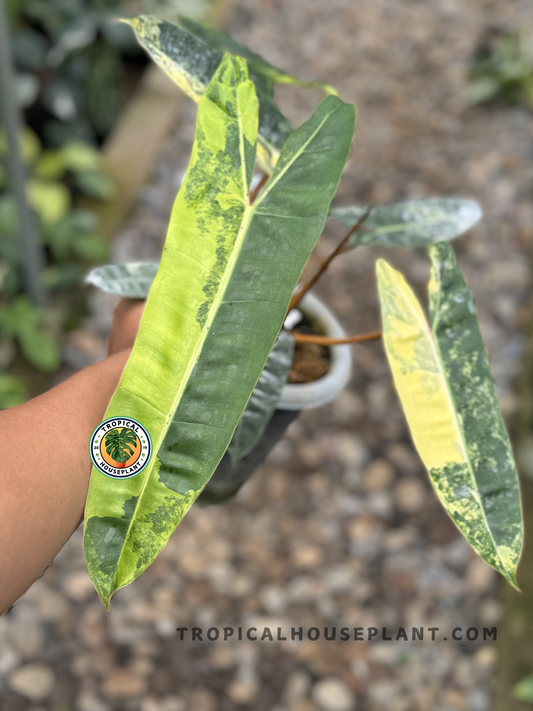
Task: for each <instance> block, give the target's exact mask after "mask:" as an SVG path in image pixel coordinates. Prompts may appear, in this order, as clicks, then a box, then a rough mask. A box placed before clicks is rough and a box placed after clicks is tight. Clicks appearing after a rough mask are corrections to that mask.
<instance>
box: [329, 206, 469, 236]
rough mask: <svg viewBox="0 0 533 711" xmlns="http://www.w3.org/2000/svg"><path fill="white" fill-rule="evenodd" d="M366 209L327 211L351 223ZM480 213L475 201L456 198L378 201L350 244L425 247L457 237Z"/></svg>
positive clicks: (345, 222)
mask: <svg viewBox="0 0 533 711" xmlns="http://www.w3.org/2000/svg"><path fill="white" fill-rule="evenodd" d="M367 209H368V208H366V207H333V208H331V210H330V215H331V216H332V217H335V218H336V219H337V220H339V221H340V222H342V223H343V224H344V225H347V226H348V227H353V226H354V225H356V224H357V223H358V222H359V220H360V219H361V217H363V215H364V214H365V212H366V211H367ZM481 215H482V212H481V208H480V207H479V205H478V204H477V202H474V201H473V200H460V199H458V198H429V199H427V200H408V201H407V202H397V203H394V204H392V205H377V206H376V207H373V208H372V211H371V212H370V215H369V216H368V217H367V219H366V220H365V221H364V223H363V224H362V225H361V227H360V228H359V230H357V232H356V233H355V234H353V235H352V237H351V239H350V244H351V246H352V247H358V246H360V245H364V246H368V247H409V248H412V247H424V246H427V245H428V244H431V243H433V242H444V241H448V240H452V239H455V238H456V237H459V236H460V235H462V234H464V233H465V232H466V231H467V230H469V229H470V228H471V227H473V226H474V225H475V224H476V222H478V221H479V220H480V219H481Z"/></svg>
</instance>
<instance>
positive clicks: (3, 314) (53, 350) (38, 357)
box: [0, 296, 61, 373]
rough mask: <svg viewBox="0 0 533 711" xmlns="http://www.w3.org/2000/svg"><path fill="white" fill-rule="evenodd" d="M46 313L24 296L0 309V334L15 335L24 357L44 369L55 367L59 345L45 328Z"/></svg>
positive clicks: (12, 336) (57, 361)
mask: <svg viewBox="0 0 533 711" xmlns="http://www.w3.org/2000/svg"><path fill="white" fill-rule="evenodd" d="M45 319H46V312H45V311H44V310H43V309H40V308H39V307H37V306H35V305H34V304H32V302H31V301H30V300H29V299H28V297H27V296H18V297H17V298H16V299H14V300H13V301H12V302H11V303H10V304H9V305H8V306H7V307H4V308H3V309H2V310H1V311H0V335H2V336H3V337H4V338H16V339H17V341H18V344H19V346H20V350H21V351H22V354H23V355H24V357H25V358H26V359H27V360H28V361H29V362H30V363H31V364H32V365H33V366H35V367H36V368H38V369H39V370H43V371H44V372H48V373H49V372H54V371H55V370H57V369H58V367H59V365H60V363H61V359H60V354H59V347H58V345H57V343H56V341H55V339H54V338H53V336H52V335H51V334H50V333H49V332H48V331H47V330H46V327H45Z"/></svg>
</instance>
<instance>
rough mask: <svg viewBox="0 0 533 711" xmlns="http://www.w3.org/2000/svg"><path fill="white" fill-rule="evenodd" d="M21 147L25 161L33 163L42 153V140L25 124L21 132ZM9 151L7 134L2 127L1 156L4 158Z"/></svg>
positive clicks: (0, 138) (0, 134)
mask: <svg viewBox="0 0 533 711" xmlns="http://www.w3.org/2000/svg"><path fill="white" fill-rule="evenodd" d="M19 147H20V152H21V154H22V159H23V160H24V162H25V163H29V164H30V165H32V164H33V163H35V161H36V160H37V158H38V157H39V154H40V153H41V142H40V141H39V139H38V138H37V135H36V134H35V133H34V132H33V131H32V130H31V128H28V127H27V126H24V127H23V128H22V129H21V131H20V134H19ZM7 153H8V145H7V136H6V133H5V131H4V129H2V128H0V158H4V157H5V156H6V155H7Z"/></svg>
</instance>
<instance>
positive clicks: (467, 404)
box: [377, 242, 522, 587]
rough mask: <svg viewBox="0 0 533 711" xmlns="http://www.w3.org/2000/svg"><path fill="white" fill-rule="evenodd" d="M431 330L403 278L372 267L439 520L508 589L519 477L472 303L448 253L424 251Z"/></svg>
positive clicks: (518, 539)
mask: <svg viewBox="0 0 533 711" xmlns="http://www.w3.org/2000/svg"><path fill="white" fill-rule="evenodd" d="M429 253H430V257H431V261H432V265H433V266H432V270H431V279H430V283H429V296H430V316H431V330H430V328H429V326H428V324H427V321H426V318H425V316H424V313H423V311H422V309H421V307H420V305H419V303H418V301H417V299H416V297H415V295H414V294H413V292H412V290H411V289H410V288H409V286H408V285H407V284H406V282H405V280H404V278H403V276H402V275H401V274H400V273H399V272H397V271H395V270H394V269H392V268H391V267H390V266H389V265H388V264H387V263H386V262H384V261H383V260H379V262H378V264H377V273H378V283H379V295H380V302H381V311H382V317H383V337H384V342H385V348H386V351H387V356H388V359H389V363H390V366H391V370H392V373H393V376H394V382H395V385H396V389H397V391H398V394H399V396H400V400H401V402H402V405H403V409H404V412H405V416H406V418H407V421H408V423H409V427H410V429H411V435H412V437H413V441H414V443H415V446H416V448H417V450H418V452H419V454H420V457H421V459H422V461H423V462H424V464H425V466H426V467H427V469H428V471H429V476H430V479H431V482H432V484H433V486H434V488H435V491H436V492H437V495H438V496H439V498H440V500H441V502H442V504H443V505H444V507H445V509H446V511H447V512H448V514H449V515H450V516H451V518H452V519H453V521H454V522H455V524H456V525H457V526H458V528H459V529H460V530H461V532H462V533H463V534H464V536H465V537H466V539H467V540H468V542H469V543H470V545H471V546H472V547H473V548H474V550H476V551H477V553H479V555H480V556H481V557H482V558H483V559H484V560H485V561H487V563H489V564H490V565H492V566H493V567H494V568H496V570H498V571H500V572H501V573H502V574H503V575H504V576H505V577H506V578H507V580H508V581H509V582H510V583H511V584H512V585H514V586H515V587H516V568H517V565H518V560H519V557H520V551H521V548H522V520H521V512H520V496H519V489H518V477H517V472H516V467H515V463H514V459H513V454H512V450H511V445H510V443H509V438H508V436H507V433H506V431H505V427H504V424H503V421H502V417H501V414H500V410H499V405H498V399H497V396H496V391H495V388H494V383H493V380H492V376H491V373H490V369H489V362H488V357H487V354H486V351H485V347H484V345H483V341H482V339H481V335H480V332H479V327H478V324H477V319H476V315H475V309H474V304H473V301H472V296H471V294H470V292H469V290H468V287H467V286H466V284H465V281H464V279H463V276H462V275H461V273H460V271H459V270H458V268H457V264H456V261H455V255H454V253H453V250H452V248H451V247H450V246H449V245H448V244H446V243H444V242H441V243H438V244H435V245H432V246H431V247H430V248H429Z"/></svg>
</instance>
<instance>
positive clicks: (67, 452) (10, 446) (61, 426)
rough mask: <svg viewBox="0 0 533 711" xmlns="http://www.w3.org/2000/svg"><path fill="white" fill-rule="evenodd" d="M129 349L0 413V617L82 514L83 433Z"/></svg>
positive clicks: (86, 462)
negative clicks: (42, 393) (38, 395)
mask: <svg viewBox="0 0 533 711" xmlns="http://www.w3.org/2000/svg"><path fill="white" fill-rule="evenodd" d="M129 354H130V351H129V350H124V351H121V352H120V353H116V354H115V355H113V356H110V357H109V358H106V359H105V360H104V361H102V362H100V363H97V364H96V365H93V366H91V367H89V368H86V369H85V370H82V371H81V372H79V373H77V374H76V375H74V376H73V377H72V378H69V379H68V380H66V381H65V382H64V383H61V385H58V386H57V387H55V388H53V389H52V390H50V391H48V392H46V393H44V395H41V396H40V397H37V398H35V399H33V400H30V401H29V402H27V403H24V404H23V405H19V406H18V407H14V408H11V409H9V410H5V411H4V412H0V614H2V613H3V612H4V611H5V610H6V609H7V608H9V606H10V605H12V604H13V602H15V600H17V599H18V598H19V597H20V595H22V593H23V592H25V590H27V589H28V587H29V586H30V585H31V584H32V583H33V582H34V581H35V580H36V579H37V578H38V577H39V576H40V575H41V574H42V572H43V571H44V570H45V568H46V566H47V565H48V564H49V563H50V561H51V560H53V558H54V556H55V555H56V554H57V553H58V552H59V551H60V550H61V548H62V547H63V546H64V545H65V543H66V542H67V541H68V539H69V538H70V536H71V535H72V533H73V532H74V531H75V530H76V528H77V527H78V525H79V524H80V522H81V520H82V518H83V509H84V505H85V499H86V496H87V488H88V486H89V477H90V474H91V460H90V457H89V449H88V445H89V438H90V436H91V433H92V431H93V430H94V428H95V427H96V426H97V425H98V423H99V422H101V421H102V419H103V417H104V413H105V409H106V407H107V404H108V402H109V400H110V399H111V396H112V395H113V392H114V391H115V389H116V387H117V385H118V382H119V380H120V376H121V374H122V371H123V370H124V366H125V365H126V362H127V359H128V357H129Z"/></svg>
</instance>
